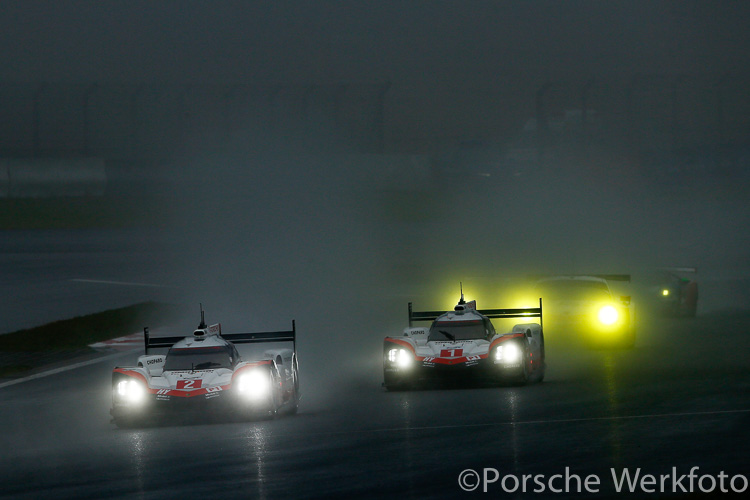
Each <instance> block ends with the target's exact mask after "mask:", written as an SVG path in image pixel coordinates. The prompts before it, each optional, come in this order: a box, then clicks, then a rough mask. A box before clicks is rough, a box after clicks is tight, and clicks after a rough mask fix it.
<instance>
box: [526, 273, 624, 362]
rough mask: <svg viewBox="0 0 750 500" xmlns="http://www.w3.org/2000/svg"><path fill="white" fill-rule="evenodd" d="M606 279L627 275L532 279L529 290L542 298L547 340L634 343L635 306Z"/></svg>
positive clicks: (616, 344)
mask: <svg viewBox="0 0 750 500" xmlns="http://www.w3.org/2000/svg"><path fill="white" fill-rule="evenodd" d="M610 281H627V282H629V281H630V275H627V274H607V275H602V274H600V275H562V276H550V277H546V278H542V279H539V280H538V281H537V282H536V284H535V286H534V291H533V294H534V296H541V297H542V299H544V303H545V305H546V308H547V314H546V321H547V325H546V326H547V330H548V333H549V335H550V339H551V340H550V342H553V341H554V342H558V341H563V342H567V343H577V342H582V343H584V344H587V345H589V346H595V347H625V348H629V347H632V346H633V345H634V344H635V333H636V322H635V306H634V304H632V303H631V297H630V296H629V295H622V296H620V297H616V296H615V294H614V293H613V292H612V290H611V288H610V286H609V282H610Z"/></svg>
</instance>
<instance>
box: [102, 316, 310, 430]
mask: <svg viewBox="0 0 750 500" xmlns="http://www.w3.org/2000/svg"><path fill="white" fill-rule="evenodd" d="M144 337H145V351H146V352H145V355H144V356H140V357H139V358H138V364H137V366H134V367H117V368H115V369H114V370H113V372H112V409H111V410H110V413H111V415H112V417H113V419H114V422H115V424H117V426H118V427H127V426H131V425H134V424H138V423H140V422H142V421H145V420H147V419H148V418H150V417H153V416H156V415H165V414H169V413H170V412H172V414H176V413H185V412H187V411H188V410H194V411H196V412H198V413H200V414H203V413H210V414H213V415H219V416H227V417H230V416H231V417H240V418H243V417H250V416H257V415H265V416H274V415H276V413H277V412H279V411H281V410H287V411H288V412H290V413H295V412H296V411H297V408H298V405H299V397H300V395H299V375H298V366H297V355H296V352H295V341H296V328H295V323H294V321H292V329H291V330H289V331H279V332H257V333H229V334H225V333H222V332H221V325H219V324H216V325H211V326H206V324H205V322H204V320H203V312H202V311H201V323H200V325H199V326H198V329H196V330H195V331H194V332H193V335H192V336H189V337H151V336H150V335H149V331H148V328H145V329H144ZM263 342H291V349H288V348H287V349H272V350H268V351H266V352H265V353H264V354H263V356H262V359H256V360H248V361H245V360H243V359H242V358H241V356H240V354H239V352H238V351H237V348H236V347H235V345H234V344H251V343H263ZM166 347H168V348H169V351H168V352H167V353H166V355H164V354H155V355H149V349H154V348H166Z"/></svg>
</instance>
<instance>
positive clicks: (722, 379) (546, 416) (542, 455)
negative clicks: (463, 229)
mask: <svg viewBox="0 0 750 500" xmlns="http://www.w3.org/2000/svg"><path fill="white" fill-rule="evenodd" d="M748 326H750V315H747V314H734V315H727V316H726V317H720V316H714V317H703V318H698V319H697V320H693V321H691V320H679V319H678V320H665V321H659V322H656V323H653V324H652V326H651V327H650V328H649V329H647V330H644V331H642V335H641V340H640V341H639V342H638V345H637V347H636V349H634V350H632V351H628V352H603V351H593V352H592V351H585V352H582V353H580V352H563V351H560V350H558V349H555V348H554V347H550V349H549V354H548V360H549V371H548V378H547V380H546V381H545V382H544V383H543V384H540V385H533V386H528V387H502V388H474V389H466V390H454V389H446V390H425V391H416V392H400V393H388V392H384V391H383V390H382V389H381V388H380V387H379V384H380V379H379V373H378V366H377V363H373V364H371V365H369V366H367V367H364V368H362V369H359V370H350V369H348V368H347V369H343V368H340V369H336V370H333V369H331V367H330V362H329V360H326V359H323V358H318V359H315V358H310V357H308V358H307V359H306V358H305V353H304V352H303V351H304V350H303V348H302V347H301V348H300V356H301V370H302V390H303V401H302V404H301V411H300V413H299V414H298V415H296V416H287V417H281V418H278V419H276V420H271V421H260V422H246V423H204V424H191V423H183V424H179V425H164V426H156V427H149V428H143V429H136V430H121V429H117V428H116V427H115V426H114V425H113V424H111V423H110V422H109V417H108V408H109V392H108V386H109V373H110V371H111V368H112V366H113V365H114V364H126V363H127V362H130V361H132V360H134V359H135V355H136V354H126V355H124V356H123V357H122V358H121V359H115V360H110V361H105V362H102V363H98V364H94V365H91V366H86V367H81V368H78V369H75V370H71V371H68V372H64V373H61V374H58V375H54V376H51V377H48V378H43V379H38V380H33V381H29V382H25V383H21V384H17V385H13V386H9V387H5V388H2V389H0V414H1V415H2V421H3V424H2V427H1V430H0V449H2V450H3V452H2V458H0V484H2V489H1V490H0V496H1V497H3V498H30V497H35V498H109V497H113V498H154V499H163V498H215V497H219V496H224V497H226V496H231V497H234V498H301V497H321V498H324V497H326V498H327V497H332V496H339V495H341V496H350V497H355V496H356V497H365V498H382V497H387V496H396V497H412V498H416V497H433V498H434V497H456V496H461V495H466V496H469V495H472V496H474V497H481V496H483V495H482V494H481V493H480V492H479V491H477V492H474V493H473V494H468V493H464V492H463V491H462V490H461V489H460V488H459V485H458V481H457V479H458V475H459V473H461V472H462V471H463V470H465V469H469V468H471V469H475V470H478V471H480V472H481V470H482V469H483V468H485V467H491V468H495V469H497V470H498V471H499V473H500V474H501V476H503V475H505V474H513V475H516V476H518V477H520V476H521V475H522V474H534V475H536V474H544V475H545V476H546V477H550V476H551V475H553V474H558V473H564V472H565V467H566V466H567V467H570V471H571V473H576V474H579V475H580V476H582V477H583V476H588V475H591V474H595V475H597V476H599V477H600V479H601V484H600V486H599V488H598V489H599V493H598V495H595V494H591V493H586V492H584V493H582V496H584V497H592V498H593V497H596V496H613V495H615V493H616V491H615V488H614V484H613V482H612V479H611V476H610V468H615V469H616V470H621V469H622V468H626V467H627V468H630V469H632V470H634V469H635V468H638V467H640V468H641V469H642V471H643V473H649V474H654V475H658V474H666V473H669V472H670V471H671V470H672V467H677V470H678V471H679V473H680V474H684V473H687V472H689V470H690V468H691V467H695V466H698V467H699V468H700V469H699V471H700V473H701V474H713V475H717V474H718V473H719V472H720V471H724V472H726V473H727V474H729V475H730V476H732V475H736V474H743V475H744V476H745V477H748V476H750V460H748V456H749V452H748V445H750V431H748V428H750V376H749V375H748V364H749V362H748V360H747V356H745V355H743V352H742V350H741V349H742V348H743V347H744V346H746V345H747V342H746V340H745V339H746V335H747V334H748ZM373 356H377V353H374V354H373ZM571 484H572V487H573V488H575V485H576V483H575V482H573V483H571ZM480 490H481V487H480ZM574 492H575V491H573V493H574ZM678 492H679V490H678ZM489 493H490V494H492V495H493V496H503V497H509V498H511V497H524V498H542V497H553V498H565V497H567V496H572V494H571V495H566V494H564V493H561V494H552V493H550V492H549V491H547V492H546V493H528V494H526V495H519V494H515V495H505V494H503V491H502V489H501V487H500V485H499V483H494V484H490V485H489ZM667 493H671V486H670V487H669V489H668V491H667ZM640 496H645V497H651V498H654V497H656V495H650V494H644V493H642V494H641V495H640ZM668 496H669V495H668Z"/></svg>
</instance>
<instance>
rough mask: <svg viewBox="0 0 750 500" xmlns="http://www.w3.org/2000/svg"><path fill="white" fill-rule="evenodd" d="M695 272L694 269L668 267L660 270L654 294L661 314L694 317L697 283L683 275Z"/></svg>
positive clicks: (696, 306)
mask: <svg viewBox="0 0 750 500" xmlns="http://www.w3.org/2000/svg"><path fill="white" fill-rule="evenodd" d="M696 272H697V270H696V268H694V267H669V268H664V269H662V270H661V273H660V276H659V285H658V286H657V287H656V289H655V293H656V300H657V301H658V303H659V309H660V311H661V312H662V313H664V314H666V315H669V316H688V317H691V318H692V317H695V314H696V312H697V311H698V283H697V282H696V281H695V279H692V278H685V277H683V275H684V274H695V273H696Z"/></svg>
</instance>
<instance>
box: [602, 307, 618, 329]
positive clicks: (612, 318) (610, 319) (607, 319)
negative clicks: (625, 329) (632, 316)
mask: <svg viewBox="0 0 750 500" xmlns="http://www.w3.org/2000/svg"><path fill="white" fill-rule="evenodd" d="M618 317H619V314H618V313H617V309H615V308H614V307H612V306H604V307H602V308H601V309H599V314H598V318H599V322H601V323H602V324H603V325H611V324H613V323H615V322H616V321H617V318H618Z"/></svg>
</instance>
